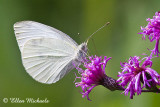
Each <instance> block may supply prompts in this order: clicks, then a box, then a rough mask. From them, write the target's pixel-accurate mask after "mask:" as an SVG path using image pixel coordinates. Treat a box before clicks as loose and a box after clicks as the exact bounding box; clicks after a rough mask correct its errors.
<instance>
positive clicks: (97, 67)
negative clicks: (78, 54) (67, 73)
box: [75, 56, 111, 100]
mask: <svg viewBox="0 0 160 107" xmlns="http://www.w3.org/2000/svg"><path fill="white" fill-rule="evenodd" d="M110 59H111V58H107V57H106V56H105V57H104V59H102V57H97V56H95V57H93V56H91V57H89V59H85V61H84V62H83V63H84V64H83V65H84V67H85V68H86V69H85V70H83V69H81V68H79V67H76V68H77V70H78V71H79V74H80V75H81V77H77V76H76V78H79V79H81V81H80V82H76V83H75V85H76V87H78V86H80V87H81V88H82V92H81V94H82V97H85V96H86V97H87V99H88V100H90V99H89V97H88V95H89V93H90V92H91V90H92V89H93V88H94V87H95V86H97V85H102V81H103V79H104V78H105V77H106V73H105V67H106V64H107V62H108V61H109V60H110Z"/></svg>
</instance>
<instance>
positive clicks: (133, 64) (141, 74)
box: [117, 56, 160, 99]
mask: <svg viewBox="0 0 160 107" xmlns="http://www.w3.org/2000/svg"><path fill="white" fill-rule="evenodd" d="M151 59H152V56H148V57H144V58H143V59H141V60H140V57H137V56H134V57H130V59H129V60H128V62H125V63H121V66H122V68H121V69H122V72H119V75H118V77H119V79H118V80H117V82H120V84H119V85H121V86H122V87H123V88H124V87H125V86H127V88H126V89H125V90H124V94H125V95H128V92H130V98H131V99H133V95H135V93H137V95H139V94H141V92H142V89H143V88H146V89H149V90H151V89H152V90H154V88H155V89H157V87H156V86H157V85H160V75H159V74H158V73H157V72H156V71H155V70H153V69H152V68H151V67H152V61H151ZM141 63H142V64H141ZM140 64H141V65H140ZM141 85H142V86H141Z"/></svg>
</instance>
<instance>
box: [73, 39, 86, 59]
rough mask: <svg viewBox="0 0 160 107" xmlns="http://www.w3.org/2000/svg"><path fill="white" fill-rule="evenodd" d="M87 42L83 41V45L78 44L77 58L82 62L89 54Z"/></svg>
mask: <svg viewBox="0 0 160 107" xmlns="http://www.w3.org/2000/svg"><path fill="white" fill-rule="evenodd" d="M87 50H88V48H87V43H85V42H84V43H82V44H81V45H79V46H78V51H77V55H76V59H77V60H78V61H80V62H82V61H83V59H84V58H85V57H86V55H87Z"/></svg>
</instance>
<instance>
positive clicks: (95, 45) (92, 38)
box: [91, 38, 99, 55]
mask: <svg viewBox="0 0 160 107" xmlns="http://www.w3.org/2000/svg"><path fill="white" fill-rule="evenodd" d="M91 40H92V43H93V46H94V48H95V51H96V54H97V55H99V53H98V51H97V48H96V45H95V42H94V39H93V38H91Z"/></svg>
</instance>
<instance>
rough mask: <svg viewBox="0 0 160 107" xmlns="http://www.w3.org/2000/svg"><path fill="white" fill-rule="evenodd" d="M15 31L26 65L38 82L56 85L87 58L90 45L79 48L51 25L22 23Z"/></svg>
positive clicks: (30, 22) (19, 23)
mask: <svg viewBox="0 0 160 107" xmlns="http://www.w3.org/2000/svg"><path fill="white" fill-rule="evenodd" d="M14 30H15V35H16V39H17V42H18V45H19V48H20V51H21V56H22V62H23V65H24V67H25V69H26V71H27V73H28V74H29V75H31V76H32V77H33V78H34V79H35V80H37V81H38V82H41V83H46V84H51V83H55V82H57V81H58V80H60V79H61V78H63V77H64V75H66V74H67V73H68V72H69V71H71V70H72V69H73V68H74V66H77V65H79V64H80V63H81V61H82V59H83V57H85V56H86V53H87V42H84V43H82V44H81V45H78V44H77V43H76V42H75V41H74V40H73V39H72V38H70V37H69V36H68V35H66V34H64V33H63V32H61V31H59V30H57V29H55V28H52V27H50V26H47V25H44V24H41V23H38V22H34V21H21V22H17V23H15V24H14ZM73 64H74V65H73Z"/></svg>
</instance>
